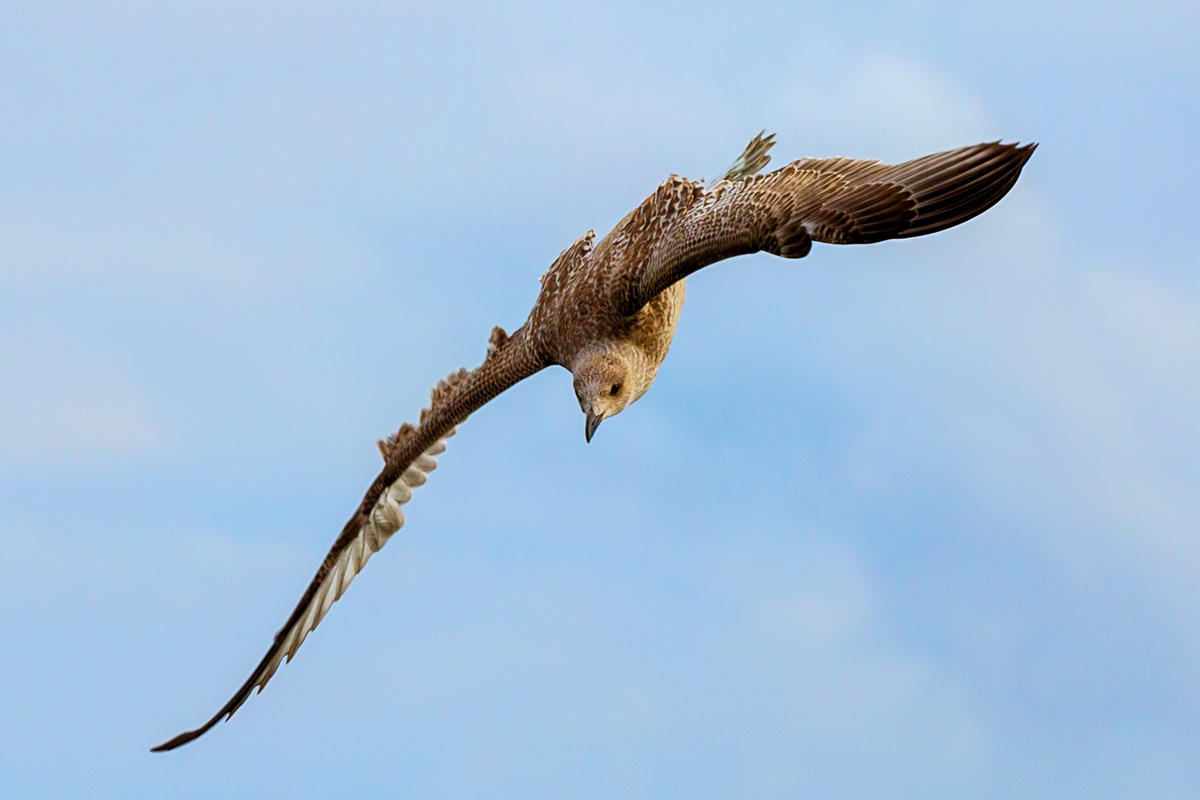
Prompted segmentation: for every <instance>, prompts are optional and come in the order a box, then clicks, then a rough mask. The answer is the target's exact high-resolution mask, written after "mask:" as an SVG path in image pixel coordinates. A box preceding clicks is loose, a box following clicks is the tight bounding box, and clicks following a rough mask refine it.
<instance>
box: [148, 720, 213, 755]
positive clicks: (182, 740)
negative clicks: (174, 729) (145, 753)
mask: <svg viewBox="0 0 1200 800" xmlns="http://www.w3.org/2000/svg"><path fill="white" fill-rule="evenodd" d="M208 728H209V726H207V725H206V726H204V727H203V728H197V729H196V730H194V731H185V732H183V733H181V734H179V735H178V736H176V737H175V738H174V739H169V740H167V741H165V742H163V743H162V744H160V745H158V746H157V747H151V748H150V752H151V753H165V752H167V751H169V750H174V749H175V748H176V747H182V746H183V745H185V744H187V743H188V742H190V741H193V740H194V739H199V738H200V737H201V736H203V735H204V734H205V733H206V732H207V731H208Z"/></svg>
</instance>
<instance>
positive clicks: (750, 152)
mask: <svg viewBox="0 0 1200 800" xmlns="http://www.w3.org/2000/svg"><path fill="white" fill-rule="evenodd" d="M764 134H766V135H764ZM774 146H775V134H773V133H770V134H768V133H767V132H766V131H765V130H763V131H760V132H759V134H758V135H757V136H755V137H754V138H753V139H751V140H750V144H748V145H746V149H745V150H743V151H742V154H741V155H740V156H738V157H737V160H736V161H734V162H733V163H732V164H730V165H729V168H728V169H726V170H725V174H724V175H722V176H721V178H720V180H722V181H740V180H744V179H746V178H749V177H750V176H751V175H757V174H758V173H760V172H762V170H763V167H765V166H767V164H769V163H770V162H771V156H769V155H767V151H768V150H770V149H771V148H772V147H774Z"/></svg>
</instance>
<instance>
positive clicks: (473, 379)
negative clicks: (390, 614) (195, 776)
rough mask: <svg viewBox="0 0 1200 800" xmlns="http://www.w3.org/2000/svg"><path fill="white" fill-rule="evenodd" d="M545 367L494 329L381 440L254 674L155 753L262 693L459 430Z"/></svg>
mask: <svg viewBox="0 0 1200 800" xmlns="http://www.w3.org/2000/svg"><path fill="white" fill-rule="evenodd" d="M544 366H546V362H545V361H544V360H543V359H541V358H539V357H538V356H537V355H536V354H535V353H534V352H533V351H532V350H531V349H530V348H529V347H528V346H527V342H526V337H525V335H524V329H522V330H519V331H517V332H516V333H514V334H513V336H512V338H509V337H507V336H505V334H504V332H503V331H502V330H500V329H499V328H497V329H495V330H494V331H493V332H492V339H491V343H490V347H489V351H488V357H487V360H485V361H484V363H483V365H482V366H480V367H479V368H478V369H476V370H475V371H473V372H468V371H467V370H465V369H464V370H459V371H458V372H456V373H453V374H452V375H450V376H449V377H448V378H447V379H446V380H444V381H441V382H440V383H438V385H437V386H436V387H435V388H434V390H433V395H432V402H431V403H430V407H429V408H428V409H425V410H423V411H422V412H421V417H420V425H418V426H417V427H413V426H412V425H409V424H408V423H405V424H404V425H403V426H401V428H400V430H399V431H397V432H396V433H395V434H393V435H392V436H389V437H388V438H387V439H386V440H383V441H380V442H379V449H380V451H381V452H382V453H383V456H384V460H385V462H386V463H385V465H384V468H383V471H382V472H380V473H379V476H378V477H377V478H376V479H375V482H374V483H372V484H371V488H370V489H368V490H367V493H366V496H364V497H363V500H362V503H361V504H360V505H359V507H358V510H357V511H356V512H355V513H354V516H353V517H351V518H350V521H349V522H347V523H346V526H345V527H344V528H343V529H342V533H341V535H340V536H338V538H337V541H335V542H334V543H333V547H331V548H330V549H329V553H328V554H327V555H326V556H325V560H324V561H322V562H321V567H320V568H319V569H318V570H317V574H316V575H315V576H314V577H313V579H312V582H311V583H309V585H308V589H307V590H306V591H305V592H304V596H303V597H301V598H300V602H299V603H297V604H296V608H295V609H294V610H293V611H292V615H291V616H290V617H288V620H287V622H286V623H284V625H283V627H282V628H280V629H279V632H278V633H276V634H275V639H274V641H273V642H272V643H271V646H270V648H269V649H268V650H267V654H266V655H265V656H263V658H262V661H260V662H259V663H258V666H257V667H255V668H254V672H252V673H251V674H250V677H249V678H248V679H247V680H246V682H245V683H244V684H242V686H241V688H240V689H238V690H237V692H236V693H235V694H234V695H233V697H232V698H230V700H229V702H228V703H226V704H225V705H224V706H222V707H221V710H220V711H218V712H217V713H216V714H214V715H213V717H212V719H210V720H209V721H208V722H206V723H204V725H202V726H200V727H199V728H197V729H195V730H192V731H187V732H185V733H181V734H179V735H178V736H176V737H175V738H174V739H171V740H170V741H168V742H164V743H163V744H160V745H159V746H158V747H155V748H153V751H155V752H160V751H163V750H174V749H175V748H176V747H179V746H180V745H183V744H187V743H188V742H190V741H192V740H193V739H195V738H197V737H199V736H201V735H202V734H204V733H205V732H206V731H208V730H209V729H210V728H211V727H212V726H213V725H216V724H217V723H218V722H219V721H220V720H221V718H222V717H224V718H225V719H229V718H230V717H232V716H233V713H234V712H235V711H237V710H238V709H239V708H241V706H242V703H244V702H246V699H247V698H248V697H249V696H250V693H251V692H252V691H253V690H254V689H255V687H257V688H258V690H259V691H260V692H261V691H262V689H263V687H264V686H266V685H267V681H269V680H271V676H272V675H274V674H275V670H277V669H279V665H280V664H281V663H283V661H284V660H285V659H286V660H287V661H291V660H292V656H294V655H295V654H296V651H297V650H298V649H299V648H300V645H302V644H303V643H304V639H305V637H307V636H308V634H309V633H311V632H312V631H313V629H315V628H316V627H317V625H319V624H320V622H321V620H322V619H323V618H324V617H325V614H326V613H327V612H328V611H329V607H330V606H331V605H333V603H334V601H336V600H337V599H338V598H340V597H341V596H342V593H343V592H345V591H346V587H347V586H349V585H350V581H352V580H353V579H354V576H355V575H357V574H358V573H359V571H361V570H362V568H363V566H364V565H365V564H366V563H367V560H368V559H369V558H370V557H371V556H372V555H373V554H374V553H375V552H377V551H378V550H379V549H380V548H381V547H383V545H384V544H386V543H387V540H388V539H389V538H390V537H391V536H392V534H394V533H395V532H396V531H398V530H399V529H400V527H401V526H402V525H404V512H403V511H402V510H401V508H400V507H401V506H402V505H404V504H405V503H407V502H408V501H409V499H410V498H411V497H412V491H413V489H415V488H416V487H418V486H420V485H422V484H423V483H425V481H426V480H427V478H428V475H429V473H430V472H432V471H433V470H434V469H435V468H436V467H437V458H436V457H437V455H438V454H440V453H441V452H442V451H444V450H445V449H446V440H447V439H448V438H450V437H451V436H453V435H454V432H455V429H456V428H457V426H458V425H459V424H461V423H462V422H463V421H464V420H465V419H466V418H467V416H468V415H470V414H471V413H472V412H474V411H475V410H476V409H478V408H479V407H480V406H482V405H483V404H484V403H486V402H488V401H489V400H491V399H492V398H493V397H495V396H497V395H498V394H500V393H501V392H503V391H504V390H505V389H507V388H509V387H510V386H513V385H514V384H516V383H517V382H519V381H521V380H524V379H525V378H527V377H529V376H530V375H533V374H534V373H535V372H537V371H538V370H540V369H542V368H543V367H544Z"/></svg>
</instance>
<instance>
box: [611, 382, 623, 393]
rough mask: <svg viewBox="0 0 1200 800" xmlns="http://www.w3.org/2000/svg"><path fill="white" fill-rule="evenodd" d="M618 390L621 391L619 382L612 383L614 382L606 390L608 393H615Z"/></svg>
mask: <svg viewBox="0 0 1200 800" xmlns="http://www.w3.org/2000/svg"><path fill="white" fill-rule="evenodd" d="M619 391H621V384H619V383H614V384H613V385H612V388H611V389H609V390H608V393H609V394H616V393H617V392H619Z"/></svg>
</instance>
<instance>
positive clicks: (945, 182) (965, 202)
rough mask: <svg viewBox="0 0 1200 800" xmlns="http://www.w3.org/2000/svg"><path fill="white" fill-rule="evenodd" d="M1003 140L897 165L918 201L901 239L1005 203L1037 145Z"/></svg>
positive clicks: (901, 178)
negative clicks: (1002, 200) (1004, 200)
mask: <svg viewBox="0 0 1200 800" xmlns="http://www.w3.org/2000/svg"><path fill="white" fill-rule="evenodd" d="M1037 146H1038V145H1037V142H1030V143H1029V144H1024V145H1022V144H1017V143H1014V144H1001V143H1000V142H999V141H996V142H987V143H984V144H978V145H973V146H971V147H962V148H959V149H958V150H950V151H947V152H945V153H936V154H934V155H932V156H926V157H925V158H919V159H916V160H915V161H910V162H907V163H905V164H899V165H897V166H896V167H893V168H892V170H894V171H895V172H896V173H898V174H897V182H898V183H899V184H900V185H901V186H904V187H905V188H906V189H907V190H909V191H910V192H911V193H912V195H913V199H914V201H915V202H916V212H917V215H916V217H915V218H914V219H913V220H912V224H911V226H910V227H909V228H908V229H907V230H904V231H901V232H899V233H897V234H896V237H897V238H900V239H907V238H910V237H913V236H924V235H925V234H929V233H935V232H937V231H943V230H946V229H947V228H951V227H954V226H955V225H959V224H961V223H963V222H966V221H967V220H969V219H972V218H973V217H976V216H978V215H979V214H982V213H983V212H984V211H986V210H988V209H989V208H991V207H992V206H994V205H995V204H996V203H998V202H1000V200H1001V198H1003V197H1004V196H1005V195H1006V194H1008V192H1009V190H1010V189H1012V187H1013V185H1014V184H1015V183H1016V182H1017V178H1018V177H1019V176H1020V174H1021V170H1022V169H1023V168H1024V166H1025V164H1026V162H1028V161H1029V159H1030V158H1031V157H1032V156H1033V152H1034V150H1036V149H1037Z"/></svg>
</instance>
